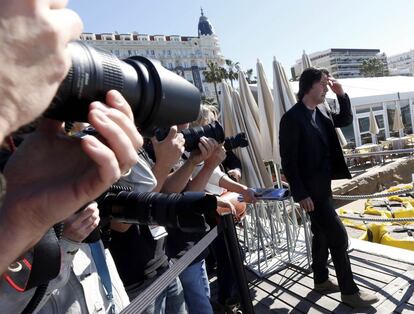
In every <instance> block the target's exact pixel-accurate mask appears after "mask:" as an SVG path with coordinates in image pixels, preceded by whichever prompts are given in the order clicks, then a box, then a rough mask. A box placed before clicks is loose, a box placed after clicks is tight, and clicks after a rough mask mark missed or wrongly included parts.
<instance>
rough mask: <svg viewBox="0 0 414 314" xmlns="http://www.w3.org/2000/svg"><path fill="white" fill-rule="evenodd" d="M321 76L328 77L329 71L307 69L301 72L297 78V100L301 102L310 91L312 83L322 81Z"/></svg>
mask: <svg viewBox="0 0 414 314" xmlns="http://www.w3.org/2000/svg"><path fill="white" fill-rule="evenodd" d="M322 74H326V75H328V76H329V71H328V70H326V69H318V68H307V69H306V70H305V71H303V72H302V75H301V76H300V78H299V92H298V100H299V101H302V99H303V97H305V95H306V94H307V93H308V92H309V91H310V90H311V89H312V86H313V84H314V83H316V82H319V81H320V80H321V79H322Z"/></svg>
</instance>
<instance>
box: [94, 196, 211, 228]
mask: <svg viewBox="0 0 414 314" xmlns="http://www.w3.org/2000/svg"><path fill="white" fill-rule="evenodd" d="M100 208H102V211H103V213H104V215H109V216H110V217H111V218H112V219H114V220H116V221H119V222H125V223H130V224H141V225H152V224H157V225H160V226H165V227H169V228H178V229H180V230H181V231H183V232H205V231H207V230H208V225H207V224H206V223H205V220H204V216H203V214H206V213H209V212H215V210H216V208H217V199H216V197H215V196H214V195H209V194H205V193H202V192H184V193H172V194H164V193H155V192H147V193H136V192H126V191H122V192H119V193H117V194H112V193H108V194H107V195H105V197H104V198H103V200H102V201H101V207H100ZM206 229H207V230H206Z"/></svg>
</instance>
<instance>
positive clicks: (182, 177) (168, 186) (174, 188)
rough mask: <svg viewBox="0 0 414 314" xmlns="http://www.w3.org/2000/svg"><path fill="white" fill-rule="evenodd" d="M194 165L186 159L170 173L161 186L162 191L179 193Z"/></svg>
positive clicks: (182, 189)
mask: <svg viewBox="0 0 414 314" xmlns="http://www.w3.org/2000/svg"><path fill="white" fill-rule="evenodd" d="M194 168H195V165H194V164H192V163H191V162H190V161H186V162H185V163H184V164H183V165H182V166H181V167H180V168H179V169H177V171H175V172H174V173H172V174H170V175H169V176H168V177H167V179H166V180H165V183H164V186H163V187H162V192H163V193H181V192H182V191H184V189H185V187H186V186H187V184H188V181H189V180H190V178H191V175H192V174H193V171H194Z"/></svg>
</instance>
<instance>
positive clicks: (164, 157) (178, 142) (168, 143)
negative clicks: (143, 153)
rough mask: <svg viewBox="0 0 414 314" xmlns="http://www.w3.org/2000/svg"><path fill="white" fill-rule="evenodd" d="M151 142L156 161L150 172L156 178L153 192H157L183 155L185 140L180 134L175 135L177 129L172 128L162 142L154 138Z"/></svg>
mask: <svg viewBox="0 0 414 314" xmlns="http://www.w3.org/2000/svg"><path fill="white" fill-rule="evenodd" d="M151 140H152V144H153V147H154V152H155V157H156V159H157V161H156V163H155V165H154V167H153V168H152V172H153V173H154V176H155V178H157V186H156V187H155V189H154V192H159V191H161V188H162V187H163V185H164V182H165V180H166V179H167V177H168V175H169V174H170V172H171V169H172V168H173V166H174V165H175V164H176V163H177V162H178V160H179V159H180V157H181V156H182V154H183V153H184V144H185V139H184V136H183V135H182V134H181V133H177V127H176V126H173V127H171V129H170V132H169V133H168V136H167V137H166V138H165V139H164V140H162V141H160V142H159V141H157V139H156V138H155V137H154V138H152V139H151Z"/></svg>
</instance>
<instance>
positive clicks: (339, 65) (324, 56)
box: [291, 48, 387, 80]
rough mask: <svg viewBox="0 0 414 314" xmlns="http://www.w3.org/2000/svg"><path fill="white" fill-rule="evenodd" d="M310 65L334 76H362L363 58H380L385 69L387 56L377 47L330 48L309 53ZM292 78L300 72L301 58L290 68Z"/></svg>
mask: <svg viewBox="0 0 414 314" xmlns="http://www.w3.org/2000/svg"><path fill="white" fill-rule="evenodd" d="M309 58H310V60H311V62H312V66H314V67H320V68H326V69H327V70H328V71H329V72H330V73H331V74H332V75H333V76H334V77H335V78H352V77H362V75H361V71H360V69H361V65H362V62H363V61H364V60H368V59H371V58H378V59H380V60H381V61H382V62H383V64H384V68H385V69H387V57H386V55H385V54H384V53H382V54H381V53H380V50H379V49H348V48H343V49H339V48H330V49H328V50H325V51H320V52H314V53H311V54H310V55H309ZM291 72H292V78H293V79H294V80H295V79H298V78H299V76H300V74H301V73H302V59H299V60H297V61H296V64H295V65H294V66H293V67H292V68H291Z"/></svg>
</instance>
